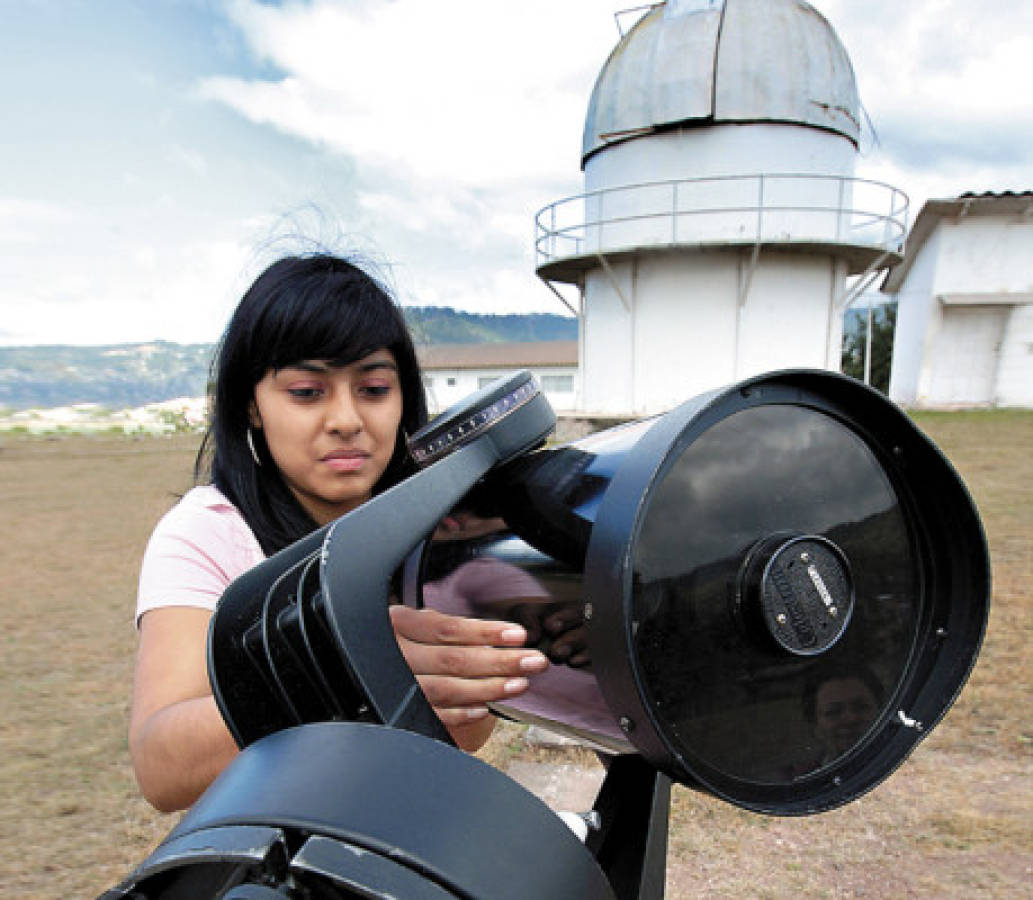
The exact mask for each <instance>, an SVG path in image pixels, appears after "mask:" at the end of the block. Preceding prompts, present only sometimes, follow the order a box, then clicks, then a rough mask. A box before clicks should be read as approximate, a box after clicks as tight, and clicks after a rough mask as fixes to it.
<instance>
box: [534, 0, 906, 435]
mask: <svg viewBox="0 0 1033 900" xmlns="http://www.w3.org/2000/svg"><path fill="white" fill-rule="evenodd" d="M861 115H862V113H861V106H860V102H859V100H858V95H857V86H856V83H855V80H854V72H853V69H852V67H851V65H850V59H849V58H848V56H847V53H846V50H844V48H843V45H842V44H841V43H840V42H839V39H838V38H837V36H836V33H835V32H834V31H833V29H832V27H831V26H830V25H829V23H828V22H827V21H826V20H825V19H824V18H823V17H822V15H821V14H820V13H819V12H817V10H815V9H814V8H813V7H811V6H809V5H808V4H807V3H805V2H802V0H724V2H721V0H713V2H708V0H702V2H701V0H668V2H667V3H662V4H657V5H656V6H655V7H654V8H653V9H651V10H650V11H649V12H648V13H646V14H645V15H644V16H643V17H642V18H641V19H640V20H639V21H638V22H637V24H636V25H635V26H634V27H633V28H632V29H631V30H630V31H629V32H628V33H627V34H625V35H624V36H623V37H622V39H621V40H620V41H619V43H618V44H617V46H616V47H615V48H614V50H613V52H612V53H611V54H610V57H609V59H608V60H607V61H606V64H605V65H604V66H603V68H602V71H601V72H600V73H599V77H598V79H597V81H596V84H595V88H594V90H593V92H592V97H591V100H590V102H589V105H588V113H587V115H586V117H585V129H584V141H583V145H582V153H581V165H582V169H583V170H584V173H585V176H584V177H585V192H584V193H583V194H581V195H579V196H576V197H570V198H566V199H563V200H559V201H557V202H555V203H552V204H551V205H549V206H547V207H545V208H544V209H543V210H541V211H540V212H539V213H538V215H537V218H536V243H535V249H536V266H537V272H538V275H539V277H541V278H542V279H543V280H544V281H545V282H546V283H547V284H549V285H550V286H553V285H554V283H567V284H572V285H576V286H577V287H578V289H579V307H580V308H579V309H578V313H579V319H580V338H579V340H580V347H579V351H580V354H579V355H580V360H581V367H580V378H581V383H580V391H579V403H578V407H579V409H580V411H582V412H584V413H589V414H591V413H598V414H607V415H638V414H647V413H655V412H661V411H664V410H667V409H669V408H671V407H672V406H674V405H676V404H677V403H679V402H681V401H682V400H685V399H687V398H689V397H691V396H694V395H695V394H698V393H700V392H702V391H704V390H708V389H711V388H714V387H717V386H720V385H724V384H728V383H730V382H733V381H736V380H738V379H741V378H744V377H747V376H750V375H753V374H756V373H759V372H764V371H769V370H773V369H780V368H787V367H809V368H826V369H833V370H836V371H838V370H839V360H840V343H841V340H842V318H843V310H844V309H845V307H846V306H847V305H848V304H849V302H850V301H851V300H852V299H853V298H854V297H855V296H856V295H857V294H859V293H860V292H861V291H862V290H863V289H864V288H865V287H866V286H867V285H868V284H870V283H871V282H872V281H874V280H875V278H876V277H878V276H879V274H880V273H881V271H882V270H883V269H885V268H886V267H887V266H890V265H893V264H895V263H896V262H898V261H899V260H900V258H901V254H902V245H903V240H904V234H905V231H906V225H907V223H906V218H907V198H906V197H905V196H904V194H903V193H902V192H900V191H899V190H897V189H895V188H893V187H890V186H888V185H884V184H880V183H876V182H871V181H865V180H862V179H857V178H855V177H854V162H855V159H856V156H857V152H858V141H859V137H860V119H861ZM848 276H860V277H858V278H856V279H854V280H853V282H852V284H851V286H850V287H849V288H848V286H847V278H848ZM553 289H554V290H555V287H554V286H553ZM557 293H559V292H558V291H557Z"/></svg>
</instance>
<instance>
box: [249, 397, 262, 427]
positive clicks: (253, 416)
mask: <svg viewBox="0 0 1033 900" xmlns="http://www.w3.org/2000/svg"><path fill="white" fill-rule="evenodd" d="M247 417H248V422H249V423H250V425H251V427H252V428H259V429H260V428H261V427H262V416H261V414H260V413H259V412H258V404H257V403H255V401H254V400H252V401H251V402H250V403H249V404H248V407H247Z"/></svg>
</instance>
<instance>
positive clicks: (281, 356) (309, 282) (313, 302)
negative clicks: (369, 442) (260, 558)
mask: <svg viewBox="0 0 1033 900" xmlns="http://www.w3.org/2000/svg"><path fill="white" fill-rule="evenodd" d="M380 349H386V350H389V351H390V352H391V353H392V354H393V355H394V358H395V363H396V364H397V365H398V377H399V382H400V385H401V389H402V421H401V423H400V424H399V433H398V436H397V438H396V442H395V449H394V453H393V455H392V457H391V461H390V462H389V463H388V466H387V468H386V469H385V470H384V473H383V475H382V476H381V478H380V480H379V481H378V482H377V484H376V485H375V486H374V488H373V492H374V493H379V492H380V491H382V490H385V489H387V488H389V487H391V486H392V485H394V484H397V483H398V482H399V481H400V480H401V479H403V478H405V477H407V476H408V475H409V474H411V473H412V472H413V471H414V465H413V463H412V460H411V458H410V457H409V455H408V452H407V448H406V443H405V434H406V433H408V434H412V433H414V432H416V431H418V430H419V429H420V428H421V427H422V426H423V425H424V423H426V421H427V404H426V398H425V396H424V392H423V378H422V376H421V374H420V365H419V362H418V360H417V359H416V351H415V349H414V348H413V345H412V339H411V338H410V337H409V330H408V328H407V327H406V324H405V318H404V317H403V316H402V311H401V309H400V308H399V307H398V305H397V304H396V303H395V301H394V300H393V299H392V297H391V295H390V294H389V293H388V292H387V291H386V290H385V289H384V288H383V286H382V285H380V284H379V283H377V281H376V280H375V279H373V278H372V277H370V276H369V275H368V274H367V273H366V272H364V271H363V270H362V269H360V268H358V267H357V266H355V265H353V264H352V263H351V262H349V261H348V260H345V259H341V258H340V257H335V256H325V255H319V256H290V257H286V258H284V259H281V260H280V261H279V262H275V263H273V264H272V265H271V266H270V267H269V268H268V269H266V270H265V271H264V272H263V273H262V274H261V275H259V277H258V278H257V279H256V280H255V282H254V284H252V285H251V287H250V288H249V289H248V291H247V293H245V294H244V296H243V297H242V298H241V301H240V303H239V305H238V306H237V309H236V310H235V311H234V313H233V316H232V318H231V319H230V322H229V325H228V326H227V328H226V331H225V333H224V334H223V337H222V342H221V344H220V345H219V350H218V353H217V355H216V358H215V360H214V362H213V369H212V375H213V381H214V392H213V402H212V409H211V417H210V419H209V425H208V431H207V432H206V434H205V437H204V440H203V441H202V443H201V448H200V450H199V451H198V454H197V460H196V462H195V466H194V477H195V479H197V480H198V481H199V482H200V481H201V480H202V479H207V480H208V481H210V482H211V483H212V484H214V485H215V486H216V487H217V488H219V490H220V491H222V492H223V494H225V495H226V497H227V498H228V499H229V500H230V502H231V503H233V504H234V505H235V506H236V507H237V509H238V510H239V511H240V513H241V515H242V516H243V517H244V520H245V521H246V522H247V524H248V526H249V527H250V528H251V530H252V531H253V532H254V533H255V537H256V538H257V539H258V542H259V544H261V546H262V549H263V550H264V551H265V552H266V553H267V554H270V553H275V552H276V551H277V550H280V549H282V548H284V547H286V546H287V545H288V544H291V543H293V542H294V541H296V540H299V539H300V538H302V537H304V536H305V535H306V534H308V533H309V532H310V531H312V530H313V529H314V528H315V527H316V523H315V522H314V521H313V520H312V518H311V517H310V516H309V514H308V513H307V512H306V511H305V510H304V509H303V508H302V506H301V504H300V503H299V502H298V501H297V498H296V497H295V496H294V495H293V494H292V493H291V491H290V490H289V489H288V487H287V484H286V482H285V481H284V480H283V478H282V477H281V475H280V472H279V470H278V469H277V468H276V464H275V463H274V461H273V459H272V457H271V456H270V455H269V451H268V448H267V447H266V445H265V440H264V438H263V436H262V433H261V429H255V430H252V427H251V421H250V416H251V409H252V405H253V402H254V392H255V385H256V384H258V382H259V381H261V380H262V379H263V378H264V377H265V375H266V373H267V372H269V371H270V370H271V369H283V368H286V367H288V366H291V365H294V364H296V363H299V362H302V361H304V360H313V361H314V360H321V361H325V362H327V363H330V364H331V365H336V366H347V365H349V364H350V363H353V362H355V361H356V360H359V359H362V358H363V357H364V356H368V355H369V354H370V353H372V352H373V351H375V350H380ZM249 438H250V443H249Z"/></svg>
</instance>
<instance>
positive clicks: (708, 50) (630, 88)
mask: <svg viewBox="0 0 1033 900" xmlns="http://www.w3.org/2000/svg"><path fill="white" fill-rule="evenodd" d="M859 109H860V100H859V99H858V94H857V85H856V82H855V80H854V70H853V67H852V66H851V65H850V58H849V57H848V56H847V52H846V50H845V48H844V47H843V45H842V44H841V43H840V41H839V38H838V37H837V36H836V33H835V31H834V30H833V29H832V26H831V25H829V23H828V22H827V21H826V19H825V18H824V16H822V15H821V13H819V12H818V11H817V10H816V9H815V8H814V7H813V6H811V5H810V4H808V3H805V2H803V0H724V2H721V0H713V2H706V0H703V2H700V0H668V2H667V3H664V4H662V5H661V6H659V7H657V8H656V9H654V10H652V11H651V12H649V13H647V14H646V15H645V16H643V17H642V19H641V20H639V22H638V24H636V25H635V27H634V28H632V29H631V31H629V32H628V33H627V34H626V35H625V36H624V37H623V38H622V39H621V41H620V43H619V44H618V45H617V46H616V47H615V48H614V50H613V52H612V53H611V54H610V58H609V59H608V60H607V61H606V64H605V65H604V66H603V69H602V71H601V72H600V73H599V77H598V79H597V80H596V83H595V88H594V90H593V91H592V98H591V100H590V101H589V104H588V114H587V116H586V118H585V132H584V140H583V144H582V156H581V160H582V165H584V162H585V160H587V159H588V157H590V156H591V155H592V154H593V153H596V152H598V151H599V150H602V149H604V148H606V147H607V146H609V145H610V144H613V143H617V142H620V141H625V140H631V139H633V138H637V137H642V136H644V135H647V134H651V133H653V132H655V131H658V130H662V129H665V128H669V127H671V126H676V125H700V124H705V125H715V124H722V123H747V122H786V123H792V124H799V125H807V126H811V127H815V128H822V129H827V130H829V131H833V132H836V133H838V134H841V135H843V136H844V137H846V138H849V139H850V140H851V141H852V142H853V143H854V144H855V145H856V144H857V143H858V139H859V136H860V124H859Z"/></svg>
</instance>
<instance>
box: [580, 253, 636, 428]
mask: <svg viewBox="0 0 1033 900" xmlns="http://www.w3.org/2000/svg"><path fill="white" fill-rule="evenodd" d="M611 271H612V276H613V277H612V279H611V277H610V276H609V275H608V274H607V273H606V271H605V270H604V269H602V268H598V269H592V270H591V271H589V272H588V273H587V274H586V276H585V311H584V315H583V316H582V320H581V331H582V337H583V348H584V349H583V352H582V355H581V407H580V408H581V409H582V410H587V411H589V412H593V413H630V412H632V411H634V406H633V404H634V383H635V375H634V365H633V357H632V353H633V342H634V341H633V334H634V327H635V323H634V318H633V316H632V312H631V310H632V309H633V308H634V297H635V287H634V282H635V277H634V276H635V267H634V266H633V265H632V263H630V262H624V263H615V264H614V265H612V267H611ZM621 295H623V297H624V301H622V300H621ZM625 301H626V302H627V303H628V305H629V308H626V307H625V305H624V303H625Z"/></svg>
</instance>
